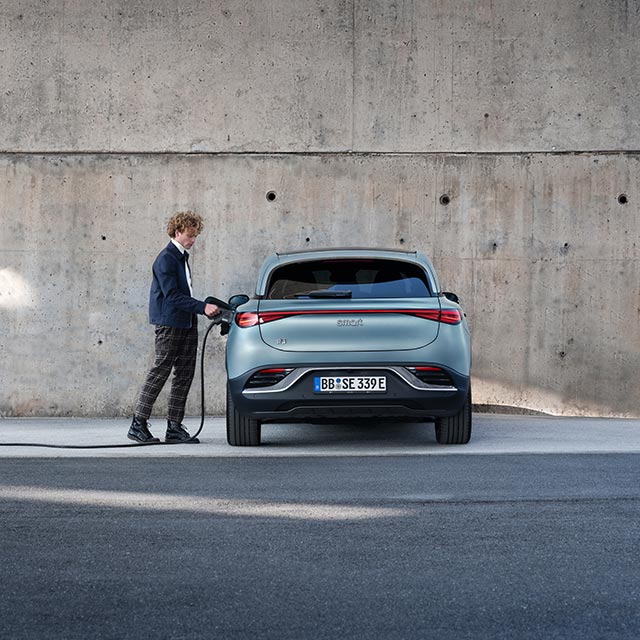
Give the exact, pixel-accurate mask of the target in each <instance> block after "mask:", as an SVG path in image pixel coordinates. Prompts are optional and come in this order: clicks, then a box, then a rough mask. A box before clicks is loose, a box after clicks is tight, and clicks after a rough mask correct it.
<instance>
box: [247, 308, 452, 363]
mask: <svg viewBox="0 0 640 640" xmlns="http://www.w3.org/2000/svg"><path fill="white" fill-rule="evenodd" d="M346 302H347V304H345V301H343V300H329V301H325V302H323V303H319V302H318V301H315V300H313V301H312V300H299V301H296V304H295V311H293V312H292V305H291V303H290V301H281V300H263V301H261V302H260V305H259V310H260V311H261V312H264V311H270V312H273V313H276V312H278V311H283V312H286V311H287V310H288V311H289V313H295V315H291V316H288V317H284V318H282V319H280V320H277V321H275V322H268V323H266V324H261V325H260V335H261V337H262V340H263V341H264V342H265V343H266V344H267V345H269V346H271V347H273V348H275V349H278V350H281V351H297V352H326V351H336V352H345V351H381V350H382V351H386V350H388V349H389V347H390V344H391V343H393V348H394V349H396V350H398V351H406V350H409V349H418V348H420V347H423V346H425V345H427V344H430V343H431V342H433V341H434V340H435V339H436V338H437V336H438V329H439V326H440V325H439V323H437V322H428V321H425V320H424V319H423V318H419V317H415V316H412V315H410V314H407V313H403V311H404V310H414V309H421V310H424V309H438V310H439V309H440V299H439V298H427V299H422V300H417V299H408V300H400V301H398V300H388V301H387V300H385V301H379V300H349V301H346ZM283 303H284V304H283Z"/></svg>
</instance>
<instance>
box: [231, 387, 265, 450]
mask: <svg viewBox="0 0 640 640" xmlns="http://www.w3.org/2000/svg"><path fill="white" fill-rule="evenodd" d="M260 432H261V424H260V420H256V419H255V418H250V417H249V416H245V415H242V414H241V413H238V410H237V409H236V405H235V404H234V402H233V398H232V397H231V392H230V391H229V385H227V442H228V443H229V444H230V445H231V446H233V447H255V446H257V445H259V444H260Z"/></svg>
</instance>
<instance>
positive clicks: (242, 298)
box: [229, 293, 249, 310]
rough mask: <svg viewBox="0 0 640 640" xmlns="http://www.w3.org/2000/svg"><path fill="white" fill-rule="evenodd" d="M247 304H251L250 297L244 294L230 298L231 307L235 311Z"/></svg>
mask: <svg viewBox="0 0 640 640" xmlns="http://www.w3.org/2000/svg"><path fill="white" fill-rule="evenodd" d="M245 302H249V296H248V295H246V294H244V293H238V294H236V295H235V296H231V297H230V298H229V306H230V307H231V308H232V309H234V310H235V309H236V308H237V307H239V306H240V305H242V304H244V303H245Z"/></svg>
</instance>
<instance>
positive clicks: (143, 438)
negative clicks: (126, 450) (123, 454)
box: [127, 416, 160, 444]
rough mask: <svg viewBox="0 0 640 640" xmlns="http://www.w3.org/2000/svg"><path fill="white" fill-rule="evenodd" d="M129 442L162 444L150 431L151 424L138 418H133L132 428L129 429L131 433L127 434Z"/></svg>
mask: <svg viewBox="0 0 640 640" xmlns="http://www.w3.org/2000/svg"><path fill="white" fill-rule="evenodd" d="M127 438H129V440H135V441H136V442H141V443H142V444H151V443H152V442H160V439H159V438H154V437H153V436H152V435H151V431H149V424H148V423H147V421H146V420H145V419H144V418H137V417H136V416H133V420H132V421H131V426H130V427H129V433H127Z"/></svg>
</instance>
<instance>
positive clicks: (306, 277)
mask: <svg viewBox="0 0 640 640" xmlns="http://www.w3.org/2000/svg"><path fill="white" fill-rule="evenodd" d="M332 291H333V292H341V291H344V292H351V295H350V297H352V298H424V297H430V296H431V295H432V294H431V292H430V290H429V285H428V284H427V276H426V274H425V273H424V271H423V270H422V269H421V268H420V266H419V265H417V264H412V263H410V262H402V261H398V260H313V261H307V262H298V263H295V264H287V265H284V266H282V267H278V268H277V269H274V271H273V273H272V274H271V277H270V279H269V285H268V286H267V294H266V298H267V299H269V300H286V299H292V298H310V297H314V296H313V295H310V294H311V292H332ZM347 295H348V294H347Z"/></svg>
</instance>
